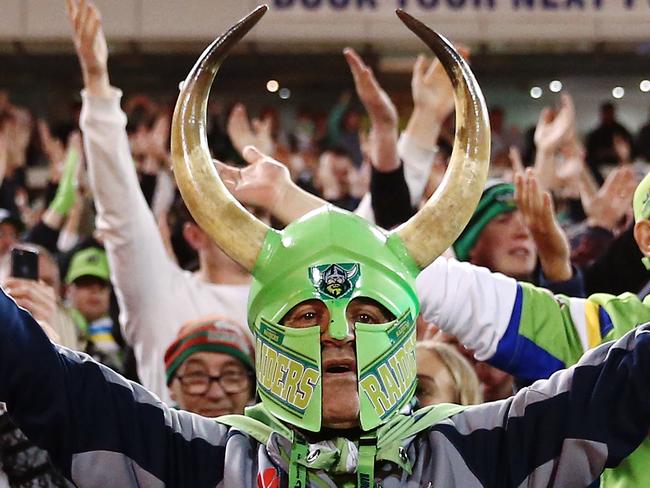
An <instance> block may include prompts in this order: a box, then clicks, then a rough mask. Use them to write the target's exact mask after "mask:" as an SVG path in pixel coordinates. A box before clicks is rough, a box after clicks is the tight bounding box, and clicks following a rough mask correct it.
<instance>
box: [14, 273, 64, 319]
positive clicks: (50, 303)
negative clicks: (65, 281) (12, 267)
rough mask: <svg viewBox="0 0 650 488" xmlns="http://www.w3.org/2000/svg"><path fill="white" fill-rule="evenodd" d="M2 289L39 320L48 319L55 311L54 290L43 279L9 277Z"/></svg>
mask: <svg viewBox="0 0 650 488" xmlns="http://www.w3.org/2000/svg"><path fill="white" fill-rule="evenodd" d="M3 289H4V291H5V292H6V293H7V294H8V295H9V296H11V297H12V298H13V299H14V300H15V301H16V303H17V304H18V305H19V306H21V307H23V308H24V309H25V310H27V311H28V312H29V313H31V314H32V316H33V317H34V318H35V319H36V320H37V321H38V322H39V323H40V322H48V321H50V320H51V319H52V318H53V317H54V315H55V313H56V292H55V291H54V288H52V287H51V286H49V285H47V284H45V282H43V281H34V280H25V279H22V278H13V277H9V278H7V280H6V281H5V284H4V286H3Z"/></svg>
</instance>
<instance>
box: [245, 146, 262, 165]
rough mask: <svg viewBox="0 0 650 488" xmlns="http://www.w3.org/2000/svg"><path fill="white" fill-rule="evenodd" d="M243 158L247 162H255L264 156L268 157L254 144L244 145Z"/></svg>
mask: <svg viewBox="0 0 650 488" xmlns="http://www.w3.org/2000/svg"><path fill="white" fill-rule="evenodd" d="M242 156H243V157H244V160H245V161H246V162H247V163H248V164H255V163H258V162H260V161H262V160H263V159H264V158H266V157H268V156H267V155H266V154H264V153H262V152H261V151H260V150H259V149H257V148H256V147H255V146H246V147H245V148H244V151H243V152H242Z"/></svg>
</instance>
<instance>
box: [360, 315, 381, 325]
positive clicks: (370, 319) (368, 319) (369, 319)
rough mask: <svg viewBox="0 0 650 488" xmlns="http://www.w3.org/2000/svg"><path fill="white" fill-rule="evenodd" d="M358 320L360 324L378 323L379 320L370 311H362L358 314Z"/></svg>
mask: <svg viewBox="0 0 650 488" xmlns="http://www.w3.org/2000/svg"><path fill="white" fill-rule="evenodd" d="M357 322H359V323H360V324H376V323H377V322H378V320H377V319H376V318H375V317H374V316H372V315H370V314H368V313H360V314H359V315H357Z"/></svg>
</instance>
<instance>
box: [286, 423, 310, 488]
mask: <svg viewBox="0 0 650 488" xmlns="http://www.w3.org/2000/svg"><path fill="white" fill-rule="evenodd" d="M307 454H309V447H308V446H307V443H306V442H305V440H304V439H303V438H302V436H300V435H296V436H294V439H293V446H291V458H290V461H289V488H305V487H306V486H307V466H305V465H303V464H302V463H299V462H298V461H299V460H302V459H305V458H306V457H307Z"/></svg>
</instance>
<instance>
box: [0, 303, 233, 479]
mask: <svg viewBox="0 0 650 488" xmlns="http://www.w3.org/2000/svg"><path fill="white" fill-rule="evenodd" d="M0 318H1V320H0V323H1V325H0V399H1V401H4V402H6V404H7V409H8V411H9V414H10V415H11V416H12V418H13V419H14V421H15V422H16V424H17V425H18V426H19V427H20V428H21V429H22V430H23V431H24V432H25V434H26V435H27V436H28V437H29V438H30V439H31V440H32V441H33V442H35V443H36V444H37V445H39V446H40V447H42V448H44V449H46V450H48V451H49V452H50V455H51V456H52V459H53V461H54V462H55V464H57V466H58V467H59V469H61V471H62V473H63V474H64V475H65V476H66V477H67V478H69V479H71V480H72V481H73V482H75V483H76V484H77V486H83V487H92V488H95V487H96V488H100V487H106V486H121V487H126V488H129V487H139V486H163V485H167V486H197V487H208V486H210V487H214V486H215V485H216V484H217V483H218V482H219V481H220V480H221V479H222V478H223V465H224V463H223V459H224V452H225V448H224V445H225V438H226V435H227V429H226V427H224V426H222V425H220V424H217V423H216V422H214V421H212V420H209V419H206V418H204V417H200V416H198V415H194V414H190V413H188V412H181V411H175V410H172V409H170V408H168V407H167V406H165V405H164V404H163V403H162V402H161V401H160V400H159V399H158V398H157V397H156V396H155V395H152V394H151V393H149V392H148V391H147V390H145V389H144V388H142V387H141V386H140V385H138V384H136V383H132V382H129V381H127V380H125V379H124V378H122V377H121V376H119V375H118V374H116V373H114V372H113V371H111V370H110V369H108V368H106V367H104V366H102V365H100V364H98V363H96V362H94V361H93V360H92V359H91V358H90V357H88V356H87V355H85V354H81V353H75V352H72V351H70V350H68V349H65V348H61V347H57V346H55V345H54V344H53V343H51V342H50V341H49V340H48V339H47V337H46V335H45V334H44V333H43V331H42V330H41V328H40V326H39V325H38V324H37V323H36V321H35V320H34V319H33V318H32V317H31V315H29V313H27V312H26V311H25V310H23V309H21V308H19V307H18V306H17V305H16V304H15V303H14V302H13V300H11V299H10V298H9V297H8V296H7V295H5V293H4V292H0ZM98 465H101V466H102V469H97V466H98ZM198 467H200V469H198ZM179 480H180V481H179Z"/></svg>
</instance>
